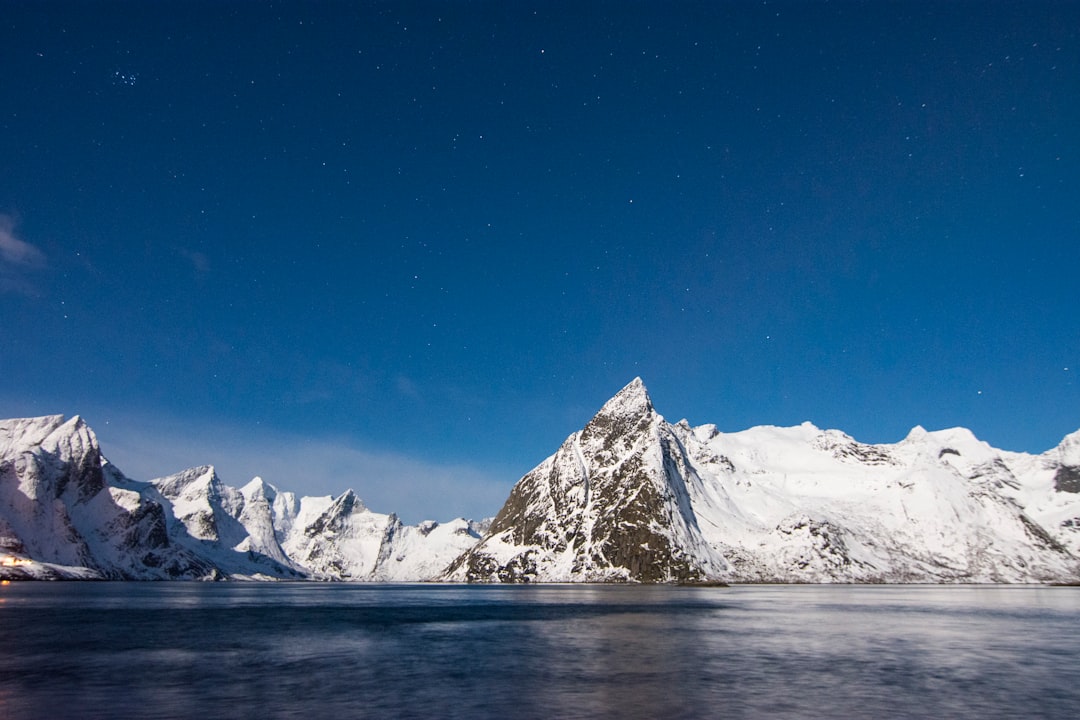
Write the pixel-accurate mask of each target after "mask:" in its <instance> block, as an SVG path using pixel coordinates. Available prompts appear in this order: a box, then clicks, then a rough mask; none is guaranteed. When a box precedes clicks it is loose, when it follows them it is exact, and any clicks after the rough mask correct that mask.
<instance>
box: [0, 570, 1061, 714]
mask: <svg viewBox="0 0 1080 720" xmlns="http://www.w3.org/2000/svg"><path fill="white" fill-rule="evenodd" d="M1078 713H1080V588H1050V587H1045V588H1044V587H961V588H955V587H954V588H936V587H906V588H905V587H820V586H815V587H735V588H672V587H611V586H590V587H574V586H548V587H502V586H500V587H488V586H485V587H464V586H431V585H421V586H412V585H409V586H400V585H399V586H386V585H384V586H370V585H360V586H357V585H330V584H272V585H271V584H199V583H12V584H9V585H3V586H0V718H4V719H5V720H18V719H20V718H64V717H72V718H76V717H77V718H124V717H130V718H166V717H167V718H200V719H203V720H205V719H207V718H278V717H280V718H288V717H304V718H310V719H311V720H316V719H318V718H329V717H339V718H342V717H343V718H352V717H356V718H364V717H373V718H381V717H393V718H410V717H417V718H419V717H424V718H445V717H463V718H465V717H467V718H594V717H596V718H601V717H613V718H614V717H618V718H672V717H684V718H703V717H718V718H719V717H735V718H740V717H741V718H765V717H768V718H812V717H822V718H824V717H829V718H833V717H865V718H907V717H910V718H926V717H951V718H982V719H985V718H1014V717H1042V718H1070V720H1071V719H1072V718H1075V717H1077V714H1078Z"/></svg>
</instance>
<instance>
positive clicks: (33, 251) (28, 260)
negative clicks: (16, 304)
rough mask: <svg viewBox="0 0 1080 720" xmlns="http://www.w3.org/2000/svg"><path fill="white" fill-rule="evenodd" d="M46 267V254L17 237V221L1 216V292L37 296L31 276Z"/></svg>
mask: <svg viewBox="0 0 1080 720" xmlns="http://www.w3.org/2000/svg"><path fill="white" fill-rule="evenodd" d="M45 265H46V259H45V253H43V252H42V251H41V250H39V249H38V248H36V247H34V246H33V245H31V244H30V243H28V242H26V241H25V240H21V239H20V238H18V237H16V235H15V220H14V219H13V218H11V217H9V216H7V215H0V292H15V293H20V294H23V295H35V294H37V288H36V286H35V285H34V283H33V281H32V278H31V275H32V274H33V273H34V272H36V271H38V270H42V269H43V268H44V267H45Z"/></svg>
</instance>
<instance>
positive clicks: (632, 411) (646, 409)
mask: <svg viewBox="0 0 1080 720" xmlns="http://www.w3.org/2000/svg"><path fill="white" fill-rule="evenodd" d="M653 411H654V410H653V404H652V398H650V397H649V391H648V390H647V389H646V388H645V383H643V382H642V381H641V378H639V377H636V378H634V379H633V380H631V381H630V382H629V383H628V384H627V385H626V387H624V388H623V389H622V390H620V391H619V392H617V393H616V394H615V396H614V397H613V398H611V399H610V400H608V401H607V402H606V403H604V407H602V408H600V412H599V413H598V414H599V415H647V414H649V413H652V412H653Z"/></svg>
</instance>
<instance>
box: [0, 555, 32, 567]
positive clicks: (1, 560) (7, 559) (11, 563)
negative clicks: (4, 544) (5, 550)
mask: <svg viewBox="0 0 1080 720" xmlns="http://www.w3.org/2000/svg"><path fill="white" fill-rule="evenodd" d="M30 563H31V561H30V560H27V559H25V558H21V557H15V556H14V555H5V556H4V557H0V566H3V567H18V566H19V565H29V564H30Z"/></svg>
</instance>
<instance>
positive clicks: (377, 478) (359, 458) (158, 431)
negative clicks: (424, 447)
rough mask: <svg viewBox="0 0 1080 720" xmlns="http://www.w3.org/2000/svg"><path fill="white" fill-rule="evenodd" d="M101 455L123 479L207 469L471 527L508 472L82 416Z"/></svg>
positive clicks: (240, 481) (502, 494)
mask: <svg viewBox="0 0 1080 720" xmlns="http://www.w3.org/2000/svg"><path fill="white" fill-rule="evenodd" d="M86 420H87V422H89V423H90V425H91V427H92V428H93V429H94V431H95V433H96V434H97V435H98V438H99V440H100V442H101V446H102V453H103V454H104V455H105V456H106V457H107V458H109V460H110V462H112V463H114V464H115V465H116V467H117V468H119V469H120V470H121V471H122V472H123V473H124V474H126V475H127V476H129V477H131V478H133V479H136V480H152V479H154V478H157V477H164V476H166V475H170V474H173V473H176V472H180V471H182V470H185V469H187V468H189V467H195V466H200V465H213V466H214V467H215V469H216V470H217V472H218V476H219V477H221V479H222V481H223V482H225V483H226V484H228V485H232V486H234V487H241V486H243V485H244V484H246V483H247V482H248V481H250V480H251V479H252V478H253V477H261V478H262V479H263V480H265V481H266V482H269V483H270V484H272V485H274V486H275V487H277V488H278V489H279V490H285V491H290V492H295V493H296V494H297V495H301V496H304V495H332V496H337V495H340V494H341V493H343V492H344V491H346V490H349V489H351V490H353V491H355V492H356V493H357V495H359V497H360V498H361V500H362V501H363V502H364V504H365V506H367V507H368V508H370V509H371V510H373V511H375V512H381V513H391V512H393V513H396V514H397V515H398V517H400V518H401V519H402V521H403V522H406V523H409V524H414V523H417V522H420V521H421V520H438V521H440V522H445V521H448V520H452V519H454V518H456V517H466V518H469V519H474V520H478V519H481V518H484V517H490V516H493V515H494V514H495V513H497V512H498V511H499V508H500V507H502V504H503V502H504V501H505V500H506V496H507V495H508V494H509V492H510V489H511V487H512V486H513V483H514V482H515V481H516V480H517V479H518V478H517V477H516V476H515V475H514V473H513V471H510V470H506V471H505V472H504V471H503V470H501V469H498V468H490V467H484V466H481V465H477V464H467V463H454V462H450V463H440V462H437V461H432V460H430V459H425V458H417V457H412V456H410V455H408V454H405V453H402V452H398V451H395V450H386V449H378V448H365V447H359V446H357V445H356V444H354V443H351V442H349V441H348V440H345V439H339V438H337V439H335V438H331V439H321V438H311V437H305V436H301V435H295V436H294V435H289V434H283V433H280V432H273V433H260V432H259V431H258V430H254V431H253V430H251V429H250V428H239V427H228V426H221V425H218V426H213V427H211V426H209V425H207V426H203V427H198V428H192V427H191V426H190V425H186V424H183V423H180V422H178V421H170V420H161V421H155V420H147V419H145V418H143V419H137V418H126V419H113V420H110V421H108V422H106V423H104V424H102V423H100V422H98V421H96V420H95V419H94V418H90V417H87V418H86Z"/></svg>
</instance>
